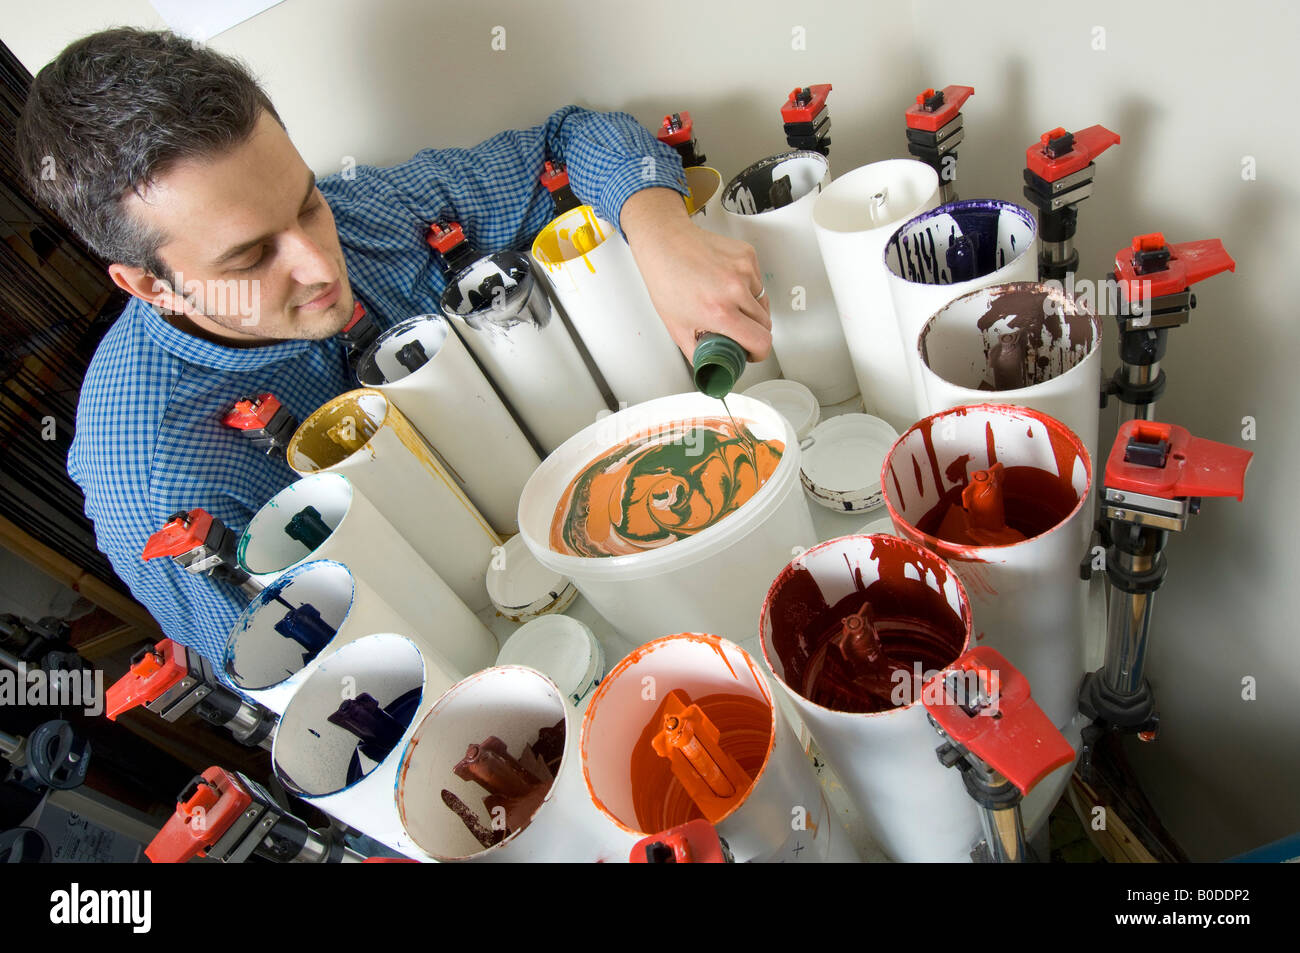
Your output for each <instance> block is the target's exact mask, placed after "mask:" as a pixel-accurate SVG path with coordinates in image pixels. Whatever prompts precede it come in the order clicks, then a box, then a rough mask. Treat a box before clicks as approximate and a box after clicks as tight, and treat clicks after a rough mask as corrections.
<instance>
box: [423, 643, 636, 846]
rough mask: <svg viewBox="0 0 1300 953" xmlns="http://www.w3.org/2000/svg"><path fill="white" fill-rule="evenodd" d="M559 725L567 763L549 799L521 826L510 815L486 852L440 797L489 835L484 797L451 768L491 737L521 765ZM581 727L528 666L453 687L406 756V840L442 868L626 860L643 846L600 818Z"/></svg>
mask: <svg viewBox="0 0 1300 953" xmlns="http://www.w3.org/2000/svg"><path fill="white" fill-rule="evenodd" d="M561 721H562V722H563V723H564V749H563V755H562V756H561V759H560V764H559V769H558V771H557V772H556V774H555V777H554V780H553V781H552V782H551V786H550V789H549V790H548V791H547V793H546V796H545V799H544V800H543V801H542V802H541V804H540V805H539V806H538V807H537V808H536V809H535V810H534V811H533V813H532V815H531V817H530V818H529V819H528V822H527V824H525V825H523V826H518V827H516V826H515V824H514V823H510V821H509V810H508V809H507V813H506V814H505V815H504V816H502V815H498V816H499V817H502V820H503V821H505V822H506V823H508V824H509V826H508V827H507V828H506V829H507V830H510V833H509V836H507V837H506V838H505V839H503V840H502V841H501V842H500V843H497V844H493V845H491V846H490V847H484V846H483V844H482V843H481V842H480V841H479V840H478V839H477V838H475V837H474V835H473V834H471V833H470V831H469V829H468V828H467V827H466V825H465V823H464V822H463V821H462V820H461V819H460V817H458V816H457V815H456V814H454V813H453V812H452V809H451V808H450V807H448V806H447V804H446V802H445V801H444V795H443V792H444V791H449V792H450V793H451V794H453V795H455V796H456V797H457V798H459V799H460V801H461V803H463V804H464V805H465V806H466V807H467V808H469V809H470V810H471V811H472V812H473V813H474V815H475V816H476V817H477V818H478V820H479V822H480V823H481V824H482V825H483V826H484V827H486V828H489V829H490V825H491V823H492V815H491V813H490V812H489V811H488V810H487V805H485V804H484V795H485V793H486V792H485V789H484V788H483V787H481V786H479V785H478V784H477V783H476V782H474V781H471V780H465V779H464V778H461V777H459V776H458V775H456V774H455V773H454V772H453V770H452V768H453V767H455V765H456V764H457V762H459V761H460V760H461V759H462V758H464V757H465V756H466V749H467V748H468V747H469V746H470V745H477V744H481V743H482V742H483V741H485V740H487V739H488V738H489V737H497V738H500V739H501V741H503V742H504V743H505V747H506V751H507V753H508V754H509V755H510V756H511V757H513V758H515V759H517V760H518V759H522V758H523V755H524V749H525V746H529V745H532V744H534V743H535V742H537V741H538V738H539V732H540V731H541V730H542V729H547V730H550V729H552V728H553V727H554V726H555V725H556V724H558V723H559V722H561ZM581 723H582V718H581V716H580V715H579V714H578V712H577V711H576V710H575V709H574V707H573V706H572V705H571V704H567V703H566V702H565V700H564V698H563V696H562V695H561V693H560V691H559V690H558V689H557V688H556V686H555V683H554V682H552V681H551V680H550V679H549V678H547V677H546V676H545V675H543V674H541V673H540V672H537V671H535V670H533V669H531V668H524V667H522V666H518V665H505V666H500V667H497V668H490V669H487V670H486V671H483V672H479V673H478V674H477V675H471V676H470V677H469V678H467V679H465V680H464V681H462V682H460V683H459V684H457V685H455V686H453V687H452V688H451V689H450V690H449V691H448V692H447V693H446V694H445V695H443V696H442V697H441V698H439V699H438V701H437V703H436V704H435V705H434V706H433V708H432V710H430V712H429V714H428V715H426V716H425V718H424V720H423V721H422V722H421V723H420V725H419V727H418V728H417V729H416V730H415V732H414V734H413V735H412V737H411V740H410V743H409V744H408V745H407V746H406V753H405V755H404V756H403V758H402V765H401V768H400V770H399V772H398V781H397V808H398V811H399V813H400V814H401V817H402V822H403V824H404V825H405V829H406V832H407V835H408V836H409V837H410V839H411V840H413V841H414V842H415V843H416V844H417V845H419V847H420V848H421V849H422V850H423V851H424V852H425V853H427V854H429V855H430V856H431V857H434V858H436V859H437V860H440V861H480V862H502V863H507V862H515V863H521V862H530V861H531V862H542V863H547V862H573V863H597V862H608V861H614V862H622V861H626V860H627V857H628V853H629V851H630V850H631V849H632V845H633V844H634V843H635V842H636V838H635V837H631V836H630V835H628V834H627V833H625V832H624V831H621V830H619V829H618V827H617V826H616V825H614V824H612V823H611V822H610V821H609V820H608V819H606V818H605V817H604V816H603V815H602V814H601V813H600V812H599V811H598V810H596V806H595V805H594V804H593V803H592V801H591V797H590V796H589V795H588V794H587V790H586V786H585V785H584V784H583V781H582V756H581V755H580V753H579V741H580V738H581V731H580V728H581ZM534 776H536V775H534Z"/></svg>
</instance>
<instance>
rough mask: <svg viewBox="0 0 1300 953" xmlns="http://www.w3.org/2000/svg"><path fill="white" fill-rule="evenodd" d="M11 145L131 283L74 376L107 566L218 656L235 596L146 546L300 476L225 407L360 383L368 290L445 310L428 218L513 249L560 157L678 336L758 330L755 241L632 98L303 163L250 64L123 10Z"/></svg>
mask: <svg viewBox="0 0 1300 953" xmlns="http://www.w3.org/2000/svg"><path fill="white" fill-rule="evenodd" d="M18 153H19V159H20V161H21V163H22V165H23V168H24V170H25V173H26V175H27V176H28V178H29V179H30V181H31V183H32V186H33V188H34V189H35V190H36V193H37V195H38V196H40V197H41V198H42V199H43V200H45V201H46V202H47V203H48V204H49V205H50V206H51V207H52V208H53V209H54V210H55V211H56V212H58V213H59V214H60V215H61V216H62V217H63V218H64V220H66V221H67V222H68V223H69V225H71V226H72V227H73V228H74V229H75V230H76V231H77V233H78V234H80V235H81V236H82V238H83V239H84V240H85V241H86V242H87V243H88V244H89V245H90V246H91V247H92V248H94V249H95V250H96V251H97V252H99V254H100V255H102V256H103V257H104V258H105V259H106V260H108V261H109V262H111V264H110V265H109V269H108V271H109V275H110V276H111V278H112V279H113V281H114V282H115V283H116V284H117V285H118V286H119V287H121V288H123V289H124V290H126V291H127V292H129V293H130V294H131V295H132V296H133V300H132V302H131V304H130V305H129V306H128V307H127V308H126V310H125V311H124V312H123V313H122V315H121V317H120V318H119V319H118V321H117V322H116V324H115V325H114V326H113V328H112V329H111V330H110V331H109V333H108V335H107V336H106V337H105V338H104V340H103V342H102V343H101V344H100V346H99V349H98V350H97V351H96V353H95V357H94V359H93V360H92V362H91V365H90V369H89V371H88V373H87V375H86V380H85V382H84V384H83V387H82V392H81V401H80V405H79V407H78V413H77V434H76V439H75V440H74V442H73V445H72V450H71V452H70V453H69V456H68V472H69V473H70V474H71V476H72V478H73V479H74V480H76V481H77V483H78V484H79V485H80V486H81V488H82V489H83V491H84V492H85V494H86V513H87V514H88V515H89V516H90V517H91V518H92V519H93V520H94V521H95V530H96V536H97V540H98V543H99V546H100V548H101V549H102V550H103V551H104V552H105V553H106V554H107V555H108V557H109V558H110V560H111V561H112V563H113V566H114V568H115V569H116V570H117V573H118V575H119V576H120V577H121V578H122V579H123V580H124V581H125V582H126V583H127V585H129V586H130V587H131V590H132V592H133V593H134V594H135V595H136V597H137V598H138V599H139V600H140V601H141V602H142V603H144V605H146V606H147V607H148V608H149V610H150V611H151V612H152V613H153V615H154V617H155V618H156V619H157V620H158V622H159V623H160V625H161V626H162V628H163V630H164V631H165V632H166V633H167V635H169V636H170V637H172V638H173V639H176V640H178V641H180V642H182V643H185V644H189V645H193V646H194V647H195V648H197V649H198V650H199V651H200V652H202V653H203V654H205V655H207V656H208V657H210V658H213V659H219V658H220V656H221V653H222V650H223V647H224V644H225V641H226V637H227V635H228V634H229V632H230V629H231V627H232V624H233V623H234V621H235V620H236V619H237V617H238V615H239V612H240V611H241V610H242V608H243V606H244V605H246V603H247V600H246V599H245V598H244V597H243V596H242V595H241V594H240V593H239V592H238V591H237V590H236V589H235V588H233V587H231V586H229V585H227V584H225V583H221V582H216V581H214V580H211V579H209V578H196V577H193V576H191V575H189V574H188V573H185V572H183V571H181V570H179V569H177V568H176V567H175V566H173V565H172V564H171V562H170V560H167V559H155V560H150V561H149V562H145V561H143V560H142V559H141V552H142V550H143V548H144V544H145V542H146V540H147V539H148V537H149V536H150V534H152V533H153V532H155V531H156V530H157V529H159V528H160V527H161V526H162V525H163V523H165V522H166V520H167V518H168V517H169V516H170V515H171V514H173V513H175V512H177V511H182V510H184V511H188V510H190V509H192V508H194V507H202V508H204V509H206V510H207V511H208V512H209V513H211V514H212V515H213V516H214V517H216V518H218V519H220V520H222V521H223V522H224V523H226V525H227V526H229V527H230V528H231V529H232V530H234V531H236V532H240V531H242V530H243V528H244V527H245V526H246V525H247V523H248V521H249V520H250V519H251V517H252V516H253V514H254V513H256V511H257V510H258V509H259V508H260V507H261V506H262V505H263V504H264V503H265V502H266V501H267V500H268V499H270V498H271V497H272V496H273V495H274V494H275V493H276V492H278V491H279V490H280V489H282V488H283V487H284V486H286V485H287V484H289V483H290V482H292V480H293V479H294V478H295V474H294V473H293V472H292V470H290V469H289V467H288V465H287V464H286V463H285V462H284V461H283V460H278V461H277V460H272V459H270V458H268V457H266V456H264V455H263V454H262V453H261V452H260V451H258V450H257V449H256V448H255V447H253V446H252V444H250V443H249V442H248V441H246V440H243V439H241V437H240V436H239V435H238V434H237V433H235V432H234V431H232V430H230V429H229V428H226V427H223V426H222V424H221V418H222V415H223V414H224V413H225V411H226V410H228V409H229V407H230V405H231V404H232V402H233V401H234V400H235V399H236V398H238V397H240V396H243V395H247V394H256V393H262V392H267V391H269V392H272V393H274V394H275V395H276V396H277V397H278V398H279V399H280V400H281V401H282V402H283V404H284V405H285V407H286V408H287V409H288V410H289V411H290V412H291V413H292V414H294V415H295V416H297V417H298V418H299V419H303V418H305V417H306V416H307V415H308V414H310V413H311V412H312V411H314V410H315V409H316V408H317V407H319V406H320V405H321V404H323V403H325V402H326V401H327V400H329V399H330V398H332V397H334V396H336V395H338V394H340V393H342V392H343V391H345V390H348V389H350V388H351V387H353V386H355V385H354V383H353V382H352V380H351V379H350V378H349V376H348V373H347V368H346V364H345V359H344V354H343V348H342V345H341V343H340V342H339V340H338V339H337V338H336V337H335V335H337V334H338V332H339V331H340V330H342V329H343V327H344V326H345V324H347V322H348V321H349V320H350V318H351V316H352V312H353V305H354V302H355V301H357V300H358V299H359V300H360V301H362V302H364V305H365V307H366V308H367V310H368V312H369V313H370V314H371V315H373V316H374V318H375V319H376V320H377V321H378V323H379V324H380V326H381V327H384V328H387V327H390V326H392V325H393V324H395V323H397V322H398V321H400V320H402V319H404V318H406V317H409V316H411V315H416V314H426V313H430V312H436V311H437V304H438V299H439V296H440V294H441V292H442V290H443V286H444V280H443V276H442V274H441V271H440V269H439V268H438V267H437V265H436V264H435V262H434V259H433V257H432V253H431V252H430V250H429V248H428V247H427V245H425V243H424V234H425V232H426V230H427V228H428V226H429V224H430V223H431V222H434V221H446V220H455V221H458V222H460V224H461V226H462V228H463V229H464V231H465V233H466V235H467V237H468V239H469V240H470V241H471V242H473V243H474V244H475V245H476V246H477V247H479V248H482V249H484V250H497V249H502V248H527V247H528V246H529V244H530V243H531V240H532V238H533V237H534V236H535V235H536V233H537V232H538V231H539V230H540V229H541V227H542V226H543V225H545V224H546V222H547V221H549V220H550V218H551V217H552V215H551V200H550V198H549V195H548V194H547V193H546V191H545V189H543V188H542V187H541V186H540V184H539V182H538V176H539V174H540V172H541V169H542V164H543V161H544V160H545V159H546V158H554V159H559V160H561V161H563V162H565V163H566V165H567V168H568V173H569V179H570V183H571V185H572V187H573V190H574V192H575V193H576V195H577V196H578V198H579V199H581V200H582V201H584V202H587V203H589V204H591V205H593V206H595V208H596V210H597V211H598V212H599V213H600V215H601V216H602V217H603V218H606V219H608V220H609V221H611V222H614V223H617V224H618V225H619V226H620V227H621V229H622V231H623V233H624V234H625V235H626V237H627V239H628V242H629V244H630V245H631V247H632V251H633V253H634V255H635V257H636V260H637V264H638V267H639V268H640V270H641V273H642V275H643V276H644V278H645V281H646V286H647V288H648V289H649V291H650V297H651V299H652V301H653V302H654V304H655V307H656V308H657V309H658V311H659V314H660V315H661V317H662V318H663V320H664V323H665V325H666V327H667V328H668V330H669V333H670V334H671V335H672V338H673V340H674V341H675V342H676V343H677V345H678V346H679V347H680V348H682V350H683V352H684V353H686V354H690V352H691V350H692V349H693V347H694V341H695V339H696V337H697V335H698V333H700V332H704V331H718V332H721V333H723V334H727V335H729V336H731V337H733V338H734V339H735V340H737V341H738V342H739V343H740V344H741V345H742V346H743V347H745V348H746V349H747V350H748V351H749V352H750V355H751V357H752V358H753V359H755V360H761V359H762V358H763V357H764V356H766V354H767V352H768V350H769V348H770V345H771V337H770V327H771V321H770V318H769V315H768V307H767V302H766V299H765V298H762V297H760V296H761V295H762V282H761V279H760V275H759V271H758V265H757V260H756V258H755V256H754V252H753V249H752V248H750V247H749V246H748V245H745V244H743V243H741V242H736V241H732V240H730V239H726V238H721V237H718V236H714V235H711V234H709V233H707V232H704V231H703V230H701V229H698V228H696V227H695V226H693V225H692V224H691V223H690V221H689V219H688V218H687V216H686V212H685V206H684V204H683V201H682V198H681V195H682V194H685V193H686V191H687V190H686V187H685V184H684V177H683V174H682V168H681V162H680V160H679V159H678V157H677V155H676V153H675V152H674V151H673V150H672V149H670V148H668V147H667V146H664V145H663V144H661V143H659V142H657V141H656V140H655V139H654V137H653V136H651V135H650V134H649V133H648V132H647V131H646V130H645V129H644V128H643V127H641V126H640V125H638V124H637V123H636V122H635V121H634V120H633V119H632V118H631V117H630V116H627V115H626V114H622V113H610V114H598V113H593V112H589V111H586V110H582V109H579V108H578V107H576V106H568V107H565V108H563V109H560V110H559V111H557V112H555V113H553V114H552V115H551V116H550V117H548V118H547V120H546V122H545V123H544V124H542V125H540V126H537V127H535V128H532V129H527V130H520V131H514V132H505V133H502V134H500V135H498V136H495V137H493V138H491V139H489V140H487V141H486V142H484V143H481V144H480V145H478V146H476V147H474V148H473V149H443V150H424V151H422V152H420V153H418V154H417V155H416V156H415V157H414V158H412V159H411V160H410V161H408V162H406V163H403V164H401V165H398V166H395V167H393V168H389V169H379V168H371V167H358V168H356V169H354V170H351V171H350V172H349V173H347V174H342V173H340V174H334V175H330V176H328V177H326V178H323V179H321V180H320V181H319V182H317V181H316V179H315V177H314V176H313V174H312V172H311V170H310V169H308V168H307V166H306V164H305V163H304V162H303V160H302V158H301V157H300V156H299V155H298V152H297V150H296V149H294V147H293V144H292V142H291V141H290V140H289V137H288V135H287V133H286V131H285V130H284V128H283V126H282V125H281V123H280V120H279V117H278V115H277V114H276V112H275V109H274V107H273V106H272V104H271V102H270V100H269V99H268V98H267V97H266V95H265V93H264V92H263V91H262V90H261V89H260V88H259V87H258V85H257V84H256V82H255V81H254V80H253V79H252V77H251V76H250V75H249V74H248V73H247V72H246V71H245V70H244V68H243V67H242V66H241V65H240V64H238V63H237V62H235V61H233V60H231V59H229V58H227V57H224V56H221V55H219V54H216V53H214V52H211V51H209V50H205V49H203V48H201V47H196V46H195V45H193V44H191V43H190V42H189V41H187V40H184V39H181V38H180V37H177V36H175V35H173V34H169V33H162V32H144V31H139V30H133V29H116V30H109V31H105V32H102V33H97V34H94V35H92V36H89V37H86V38H83V39H81V40H78V41H77V42H75V43H73V44H71V45H70V46H69V47H68V48H67V49H65V50H64V51H63V52H62V53H61V54H60V55H59V56H58V57H57V58H56V59H55V60H54V62H52V63H51V64H49V65H48V66H46V67H45V68H44V69H42V70H41V72H40V74H39V75H38V76H37V77H36V79H35V81H34V82H33V85H32V90H31V94H30V96H29V98H28V102H27V104H26V107H25V109H24V113H23V116H22V119H21V121H20V124H19V129H18ZM647 159H648V160H649V161H647ZM232 289H234V291H235V292H237V293H230V292H231V290H232ZM223 291H224V292H227V293H223V294H219V293H218V292H223ZM412 505H418V501H412Z"/></svg>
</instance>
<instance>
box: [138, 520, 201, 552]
mask: <svg viewBox="0 0 1300 953" xmlns="http://www.w3.org/2000/svg"><path fill="white" fill-rule="evenodd" d="M211 532H212V516H211V515H210V514H209V513H208V512H207V510H203V509H197V508H196V509H192V510H190V511H189V512H188V513H177V514H176V515H175V516H173V517H172V518H171V519H170V520H168V522H167V524H166V525H165V526H164V527H163V528H162V529H160V530H158V532H156V533H154V534H153V535H152V536H150V537H149V541H148V542H147V543H145V544H144V552H143V553H141V558H142V559H157V558H158V557H159V556H182V555H184V554H185V553H188V552H190V551H191V550H193V549H198V548H199V547H200V546H202V545H203V544H204V543H205V542H207V539H208V536H209V534H211Z"/></svg>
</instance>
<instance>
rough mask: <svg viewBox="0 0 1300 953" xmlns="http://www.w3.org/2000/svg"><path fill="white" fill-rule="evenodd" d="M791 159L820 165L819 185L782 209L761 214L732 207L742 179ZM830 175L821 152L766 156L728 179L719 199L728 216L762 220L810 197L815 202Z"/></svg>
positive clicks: (766, 210) (796, 151)
mask: <svg viewBox="0 0 1300 953" xmlns="http://www.w3.org/2000/svg"><path fill="white" fill-rule="evenodd" d="M791 159H811V160H813V161H814V162H816V163H818V164H820V165H821V167H822V174H821V178H819V179H818V180H817V184H816V185H814V186H813V187H812V188H811V189H809V190H808V191H807V192H805V193H804V194H803V195H800V196H799V197H798V198H796V199H793V200H792V201H791V202H790V204H789V205H783V206H781V208H766V209H763V210H762V211H761V212H753V213H750V212H744V211H741V210H740V209H736V208H731V207H730V206H731V205H734V203H735V198H736V193H737V192H738V191H740V186H741V180H742V179H744V178H746V177H747V176H749V175H752V174H753V173H755V172H757V171H759V170H760V169H765V168H767V167H768V166H772V165H779V164H780V163H782V162H788V161H790V160H791ZM830 174H831V161H830V159H828V158H826V156H824V155H822V154H821V153H820V152H813V151H812V150H810V149H794V150H792V151H790V152H782V153H780V154H779V155H773V156H766V157H764V158H762V159H759V160H758V161H757V162H753V163H750V164H749V165H747V166H745V168H743V169H741V170H740V171H739V172H737V173H736V174H735V175H733V176H732V177H731V178H730V179H728V180H727V184H726V185H724V186H723V187H722V195H721V197H720V198H719V202H720V203H721V205H722V210H723V211H724V212H726V213H727V214H728V215H736V216H739V217H741V218H761V217H762V216H764V215H768V214H770V213H772V212H780V211H781V210H782V209H787V208H790V207H792V206H794V205H798V204H799V203H800V202H803V201H805V200H807V199H808V198H810V197H812V198H813V200H814V201H815V200H816V197H817V196H818V195H820V193H821V191H822V189H824V188H825V186H826V182H827V180H828V179H829V178H830Z"/></svg>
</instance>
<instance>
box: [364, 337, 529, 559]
mask: <svg viewBox="0 0 1300 953" xmlns="http://www.w3.org/2000/svg"><path fill="white" fill-rule="evenodd" d="M357 379H358V380H359V381H360V382H361V385H362V386H363V387H374V388H375V389H376V390H378V391H380V392H382V393H383V394H384V395H385V396H386V397H388V399H389V400H391V401H392V402H393V403H394V404H396V405H397V407H398V409H399V410H401V412H402V413H403V414H405V415H406V418H407V419H408V420H409V421H410V422H411V423H412V424H414V426H415V429H416V430H418V431H419V432H420V434H421V436H423V437H424V439H425V440H427V441H428V442H429V443H430V444H432V445H433V447H434V449H435V450H437V451H438V453H439V454H440V455H441V456H442V458H443V461H444V462H445V463H446V464H447V469H448V470H449V471H450V472H451V473H452V475H453V476H454V477H455V478H456V480H457V482H459V483H460V487H461V489H462V490H464V491H465V495H466V496H468V497H469V498H470V499H471V500H472V501H473V502H474V505H475V506H477V507H478V509H479V512H480V513H482V514H483V515H484V516H486V517H487V519H488V522H489V523H491V524H492V528H493V529H495V530H496V531H497V532H498V533H505V534H507V535H509V534H511V533H514V532H516V531H517V530H518V528H519V527H518V526H517V524H516V523H515V513H516V510H517V507H518V506H519V491H520V490H522V489H523V487H524V483H525V482H527V480H528V477H529V475H530V474H531V473H532V472H533V470H535V469H536V468H537V464H538V463H540V462H541V460H540V458H539V457H538V456H537V451H535V450H534V449H533V448H532V445H531V444H530V443H529V442H528V438H527V437H526V436H525V435H524V432H523V431H522V430H520V429H519V425H518V424H517V423H515V420H514V418H513V417H511V416H510V411H508V410H506V407H505V405H504V404H503V403H501V398H499V397H498V396H497V393H496V391H495V390H493V389H492V384H491V382H490V381H489V380H488V379H487V378H486V377H484V376H483V372H482V371H480V370H479V369H478V365H476V364H475V363H474V358H472V357H471V356H470V354H469V352H468V351H466V350H465V345H464V344H462V343H461V340H460V338H458V337H457V336H456V334H455V333H454V332H453V331H452V329H451V325H450V324H448V323H447V319H446V318H444V317H442V316H441V315H438V314H424V315H420V316H419V317H415V318H410V319H408V320H406V321H403V322H402V323H401V324H398V325H395V326H393V327H392V328H389V329H388V330H387V331H385V332H384V333H383V334H381V335H380V336H379V337H378V338H377V339H376V340H375V343H374V344H372V345H371V346H370V348H369V349H368V350H367V351H366V353H365V354H363V355H362V357H361V360H360V362H359V363H358V364H357Z"/></svg>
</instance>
